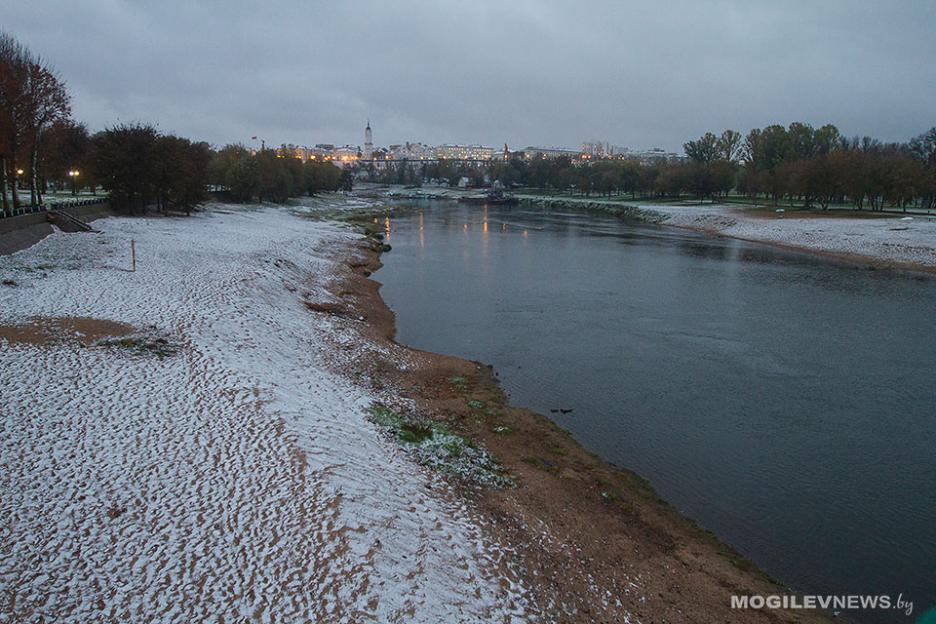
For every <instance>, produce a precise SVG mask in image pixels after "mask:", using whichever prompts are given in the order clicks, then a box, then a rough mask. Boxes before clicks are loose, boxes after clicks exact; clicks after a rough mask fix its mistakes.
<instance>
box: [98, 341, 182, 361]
mask: <svg viewBox="0 0 936 624" xmlns="http://www.w3.org/2000/svg"><path fill="white" fill-rule="evenodd" d="M98 345H99V346H102V347H111V348H117V349H123V350H125V351H128V352H130V353H131V354H133V355H141V356H154V357H156V358H157V359H159V360H162V359H164V358H167V357H172V356H173V355H175V354H176V353H178V352H179V347H178V346H177V345H175V344H173V343H171V342H169V341H168V340H167V339H165V338H161V337H153V336H126V337H123V338H111V339H108V340H102V341H101V342H99V343H98Z"/></svg>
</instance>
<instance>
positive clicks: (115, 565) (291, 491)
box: [0, 206, 532, 623]
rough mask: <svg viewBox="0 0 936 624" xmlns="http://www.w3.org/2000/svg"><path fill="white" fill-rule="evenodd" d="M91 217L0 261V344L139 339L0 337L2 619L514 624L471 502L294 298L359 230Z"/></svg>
mask: <svg viewBox="0 0 936 624" xmlns="http://www.w3.org/2000/svg"><path fill="white" fill-rule="evenodd" d="M95 227H96V228H97V229H99V230H101V231H102V232H103V233H102V234H63V233H55V234H53V235H51V236H49V237H48V238H46V239H45V240H43V241H42V242H40V243H39V244H37V245H35V246H34V247H32V248H30V249H27V250H24V251H22V252H19V253H16V254H13V255H10V256H6V257H0V279H2V280H4V281H5V285H3V286H0V325H3V326H6V327H8V328H11V327H12V328H13V330H11V331H12V333H11V334H9V335H14V334H15V333H16V330H17V328H23V327H29V326H30V325H32V324H35V323H36V321H35V320H34V319H35V318H36V317H42V318H44V319H61V318H73V317H87V318H91V319H107V320H111V321H119V322H121V323H126V324H129V325H132V326H133V327H135V328H137V330H139V332H141V334H140V335H141V336H142V338H143V340H142V342H141V341H136V342H132V341H126V340H125V341H123V343H121V342H120V341H119V340H118V341H116V344H114V345H112V346H109V347H102V346H84V345H82V344H81V342H82V340H81V339H82V338H83V336H75V335H59V336H57V337H55V339H52V340H46V339H42V340H35V339H33V340H31V341H30V340H10V341H8V342H4V341H2V340H0V464H2V466H3V470H2V471H0V491H2V492H3V496H2V497H0V518H2V522H0V622H8V621H9V622H12V621H21V620H22V621H27V620H28V621H32V620H33V619H37V618H39V617H40V616H42V617H43V618H44V619H45V620H46V621H56V622H91V621H103V620H107V621H112V620H113V621H134V622H161V623H165V622H194V621H209V620H210V621H215V620H217V619H218V618H220V617H221V616H223V617H224V621H227V622H236V621H248V620H249V621H259V622H296V621H318V622H324V621H328V622H343V621H355V622H358V621H381V622H383V621H395V620H406V621H426V622H442V621H464V620H470V621H511V620H512V619H517V620H518V621H520V620H524V619H526V618H527V616H529V615H530V613H529V611H530V610H531V609H532V606H531V605H530V604H529V601H528V598H527V594H526V590H525V589H524V587H523V585H522V583H520V582H519V581H518V580H517V578H516V577H514V576H513V575H510V574H508V575H506V576H505V574H504V562H503V559H504V558H505V553H504V550H502V548H501V547H500V546H499V545H497V544H496V543H493V542H492V541H491V540H490V539H488V537H487V536H486V535H485V534H484V532H483V531H482V529H481V528H479V526H478V523H477V522H476V521H475V519H474V518H473V515H472V513H471V511H470V509H468V508H467V507H465V506H464V503H462V502H459V501H460V499H459V498H458V497H454V496H450V495H449V492H448V487H447V486H446V485H445V483H444V482H443V481H442V480H441V479H439V478H436V477H433V476H432V475H429V474H427V473H426V472H425V471H423V470H421V469H420V468H418V467H417V466H416V465H415V464H414V463H412V462H411V461H409V460H408V459H407V458H406V457H405V456H404V454H403V453H402V452H400V450H399V449H397V448H396V447H394V446H393V445H392V444H390V443H388V442H387V441H385V440H384V439H383V438H382V437H381V435H380V432H379V430H378V429H377V428H376V427H375V426H373V425H372V424H371V423H369V422H368V421H367V419H366V412H365V410H366V408H367V407H368V406H369V405H370V404H371V403H372V402H373V401H375V400H376V399H377V398H379V397H375V396H373V394H372V393H371V392H370V391H369V390H367V389H365V388H364V387H362V386H359V385H357V384H355V383H354V382H352V381H350V380H348V379H346V378H344V377H341V376H338V375H336V374H335V373H333V372H330V368H329V367H328V366H326V363H325V361H324V359H325V357H326V355H327V353H326V352H327V350H328V349H329V348H331V347H330V346H329V345H333V344H335V343H336V342H341V340H342V337H341V335H340V331H341V330H340V329H339V328H338V327H336V326H335V325H334V324H332V322H331V321H330V320H329V319H328V317H327V316H326V315H315V314H312V313H311V312H310V311H309V310H308V308H307V307H306V306H305V305H304V301H307V300H316V299H317V298H324V297H326V296H327V295H326V287H327V286H328V285H329V284H331V283H332V281H333V280H334V279H335V274H336V273H335V271H336V267H337V265H338V264H339V263H340V261H341V259H342V258H343V257H344V256H345V255H346V253H347V251H348V249H350V247H351V246H352V245H353V243H354V240H355V239H357V238H358V235H357V234H354V233H353V232H351V231H350V230H348V229H345V228H343V227H340V226H338V225H335V224H329V223H326V222H318V221H311V220H305V219H301V218H297V217H296V216H294V215H292V214H290V213H289V212H288V211H285V210H282V209H280V210H277V209H252V210H251V209H244V208H235V207H229V206H215V207H213V208H212V209H211V210H209V211H208V212H207V213H205V214H201V215H198V216H196V217H192V218H178V219H174V218H152V219H144V218H135V219H127V218H108V219H104V220H100V221H96V222H95ZM131 239H133V240H135V241H136V249H137V262H138V264H137V266H138V270H137V271H136V272H135V273H132V272H130V271H129V270H128V269H129V267H130V241H131ZM160 340H165V341H166V343H165V344H167V345H168V347H169V348H168V350H167V352H168V354H167V353H165V352H163V351H161V350H160V349H158V348H156V349H149V348H147V347H146V345H147V344H153V341H156V343H157V344H163V343H161V342H158V341H160ZM146 341H150V342H146ZM84 342H87V340H85V341H84ZM140 344H143V345H144V346H143V347H142V348H139V345H140ZM128 347H130V348H128ZM495 567H496V568H497V572H495V571H494V569H495Z"/></svg>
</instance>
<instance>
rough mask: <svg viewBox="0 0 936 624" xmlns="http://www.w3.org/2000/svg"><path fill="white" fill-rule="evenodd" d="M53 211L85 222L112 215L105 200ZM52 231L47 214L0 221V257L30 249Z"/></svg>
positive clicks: (21, 216) (57, 207)
mask: <svg viewBox="0 0 936 624" xmlns="http://www.w3.org/2000/svg"><path fill="white" fill-rule="evenodd" d="M55 210H57V211H58V212H63V213H65V214H68V215H71V216H72V217H75V218H77V219H81V220H82V221H85V222H88V221H94V220H95V219H100V218H101V217H108V216H111V214H112V213H111V210H110V202H108V201H107V200H102V201H100V202H96V203H93V204H86V205H82V206H56V208H55ZM53 231H54V230H53V228H52V224H51V223H49V216H48V213H47V212H35V213H32V214H24V215H18V216H15V217H5V218H3V219H0V255H6V254H11V253H15V252H17V251H20V250H22V249H26V248H28V247H32V246H33V245H35V244H36V243H38V242H39V241H41V240H42V239H43V238H45V237H46V236H48V235H49V234H51V233H52V232H53Z"/></svg>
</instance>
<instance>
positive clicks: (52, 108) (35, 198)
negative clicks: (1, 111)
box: [25, 57, 71, 205]
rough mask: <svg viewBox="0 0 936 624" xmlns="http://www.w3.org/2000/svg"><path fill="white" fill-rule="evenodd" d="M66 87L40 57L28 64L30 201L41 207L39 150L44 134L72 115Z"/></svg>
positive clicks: (27, 121) (27, 113) (27, 101)
mask: <svg viewBox="0 0 936 624" xmlns="http://www.w3.org/2000/svg"><path fill="white" fill-rule="evenodd" d="M70 99H71V98H70V97H69V95H68V91H66V90H65V83H64V82H62V80H61V79H60V78H59V76H58V74H56V72H55V71H54V70H53V69H52V68H50V67H49V66H47V65H45V64H44V63H43V62H42V60H41V59H39V58H38V57H37V58H36V59H35V60H34V61H33V62H31V63H30V64H29V71H28V74H27V82H26V120H25V121H26V132H27V140H28V141H29V142H30V147H31V149H30V167H29V170H30V171H29V173H30V176H29V195H30V201H31V202H32V203H33V204H34V205H35V204H41V203H42V194H41V191H40V188H39V147H40V138H41V137H42V133H43V132H44V131H45V130H46V129H47V128H48V127H49V126H51V125H52V124H54V123H55V122H57V121H64V120H65V119H68V117H69V116H70V115H71V103H70Z"/></svg>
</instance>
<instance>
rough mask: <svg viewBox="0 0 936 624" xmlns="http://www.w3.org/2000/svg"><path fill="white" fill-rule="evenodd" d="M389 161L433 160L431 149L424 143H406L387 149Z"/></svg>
mask: <svg viewBox="0 0 936 624" xmlns="http://www.w3.org/2000/svg"><path fill="white" fill-rule="evenodd" d="M387 151H388V158H389V159H391V160H428V159H431V158H434V153H433V148H432V147H430V146H428V145H426V144H425V143H410V142H409V141H407V142H406V143H402V144H397V145H391V146H390V147H389V148H387Z"/></svg>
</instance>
